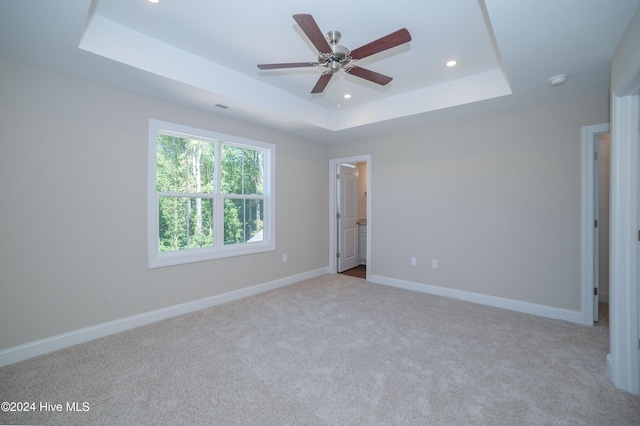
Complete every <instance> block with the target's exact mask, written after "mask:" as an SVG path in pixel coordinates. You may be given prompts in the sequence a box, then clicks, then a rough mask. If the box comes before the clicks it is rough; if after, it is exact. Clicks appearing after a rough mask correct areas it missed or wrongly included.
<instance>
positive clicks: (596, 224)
mask: <svg viewBox="0 0 640 426" xmlns="http://www.w3.org/2000/svg"><path fill="white" fill-rule="evenodd" d="M593 227H594V228H597V227H598V219H594V220H593Z"/></svg>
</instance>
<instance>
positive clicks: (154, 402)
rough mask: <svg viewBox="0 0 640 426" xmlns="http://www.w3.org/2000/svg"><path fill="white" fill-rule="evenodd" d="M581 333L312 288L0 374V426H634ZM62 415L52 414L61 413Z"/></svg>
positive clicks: (409, 295)
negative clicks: (7, 406)
mask: <svg viewBox="0 0 640 426" xmlns="http://www.w3.org/2000/svg"><path fill="white" fill-rule="evenodd" d="M607 352H608V331H607V327H606V325H602V324H601V325H599V326H596V327H585V326H580V325H576V324H571V323H567V322H563V321H554V320H548V319H544V318H538V317H534V316H530V315H525V314H520V313H515V312H510V311H505V310H501V309H497V308H491V307H486V306H481V305H476V304H471V303H465V302H460V301H456V300H450V299H446V298H441V297H437V296H431V295H427V294H422V293H417V292H412V291H407V290H401V289H396V288H391V287H386V286H381V285H376V284H372V283H369V282H366V281H364V280H361V279H358V278H353V277H348V276H344V275H326V276H323V277H319V278H316V279H312V280H308V281H304V282H301V283H298V284H295V285H291V286H288V287H285V288H281V289H277V290H274V291H271V292H268V293H264V294H261V295H257V296H254V297H250V298H247V299H243V300H239V301H235V302H231V303H228V304H225V305H220V306H217V307H214V308H210V309H206V310H202V311H199V312H195V313H192V314H188V315H184V316H181V317H177V318H173V319H169V320H165V321H162V322H159V323H155V324H152V325H149V326H145V327H140V328H137V329H134V330H130V331H127V332H123V333H120V334H117V335H113V336H109V337H105V338H102V339H99V340H95V341H92V342H88V343H85V344H81V345H77V346H74V347H71V348H67V349H64V350H61V351H58V352H55V353H51V354H47V355H43V356H40V357H37V358H33V359H30V360H26V361H23V362H20V363H17V364H13V365H9V366H6V367H3V368H1V369H0V401H36V402H40V401H50V402H54V403H62V404H66V402H72V401H77V402H79V403H80V406H82V402H88V404H89V406H88V407H89V410H88V411H86V412H66V411H64V410H63V412H60V413H58V412H54V413H51V412H40V411H36V412H34V413H0V423H37V424H40V423H43V424H83V425H87V424H105V425H107V424H108V425H114V424H149V425H157V424H211V425H242V424H249V425H250V424H255V425H305V424H308V425H348V424H367V425H380V424H385V425H405V424H421V425H425V424H429V425H556V424H557V425H632V424H635V425H637V424H640V397H638V396H635V395H632V394H630V393H627V392H624V391H622V390H619V389H617V388H615V387H614V386H613V385H612V383H611V382H610V381H609V379H608V378H607V375H606V371H605V356H606V354H607ZM65 408H66V407H65Z"/></svg>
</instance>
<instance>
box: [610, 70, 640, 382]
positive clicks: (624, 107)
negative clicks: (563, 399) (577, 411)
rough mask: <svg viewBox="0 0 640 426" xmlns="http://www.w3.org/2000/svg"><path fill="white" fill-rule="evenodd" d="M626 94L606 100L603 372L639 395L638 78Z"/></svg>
mask: <svg viewBox="0 0 640 426" xmlns="http://www.w3.org/2000/svg"><path fill="white" fill-rule="evenodd" d="M639 70H640V69H639ZM630 92H631V93H630V94H629V95H627V94H626V93H624V95H618V94H617V93H616V92H615V91H614V92H613V93H612V96H611V99H612V102H611V110H612V114H611V116H612V129H611V247H610V249H611V270H610V280H609V285H610V292H609V300H610V302H609V304H610V305H609V306H610V313H609V321H610V323H609V328H610V333H609V338H610V344H609V348H610V352H609V354H608V355H607V368H608V370H609V374H610V375H611V380H612V381H613V383H614V384H615V385H616V386H618V387H619V388H621V389H624V390H626V391H629V392H632V393H635V394H640V350H639V348H638V345H639V342H640V330H638V327H639V326H638V322H639V320H638V315H640V311H639V310H640V307H639V306H638V300H639V299H640V297H639V296H638V291H640V289H638V276H637V274H638V266H637V262H638V260H637V255H638V250H639V247H638V246H639V245H640V244H638V227H639V225H638V223H637V221H638V219H637V218H638V211H637V210H638V190H640V183H639V178H638V164H637V161H638V160H637V158H638V157H637V156H638V142H639V139H640V137H639V136H638V125H639V124H640V118H639V114H640V111H639V110H640V73H638V74H637V78H636V86H635V88H634V90H630Z"/></svg>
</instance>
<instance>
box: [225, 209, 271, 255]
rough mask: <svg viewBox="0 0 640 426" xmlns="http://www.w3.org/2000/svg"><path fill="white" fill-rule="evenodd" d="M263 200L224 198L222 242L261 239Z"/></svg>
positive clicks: (230, 242) (235, 242) (249, 241)
mask: <svg viewBox="0 0 640 426" xmlns="http://www.w3.org/2000/svg"><path fill="white" fill-rule="evenodd" d="M263 228H264V200H239V199H225V200H224V243H225V244H239V243H252V242H257V241H262V239H263V235H262V232H263Z"/></svg>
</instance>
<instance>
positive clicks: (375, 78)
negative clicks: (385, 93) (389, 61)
mask: <svg viewBox="0 0 640 426" xmlns="http://www.w3.org/2000/svg"><path fill="white" fill-rule="evenodd" d="M346 71H347V72H348V73H349V74H352V75H355V76H356V77H360V78H364V79H365V80H369V81H371V82H373V83H376V84H379V85H381V86H384V85H386V84H388V83H389V82H390V81H391V80H393V77H389V76H388V75H384V74H380V73H379V72H375V71H371V70H368V69H365V68H361V67H351V68H348V69H347V70H346Z"/></svg>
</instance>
